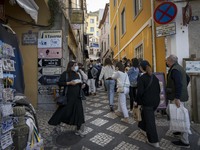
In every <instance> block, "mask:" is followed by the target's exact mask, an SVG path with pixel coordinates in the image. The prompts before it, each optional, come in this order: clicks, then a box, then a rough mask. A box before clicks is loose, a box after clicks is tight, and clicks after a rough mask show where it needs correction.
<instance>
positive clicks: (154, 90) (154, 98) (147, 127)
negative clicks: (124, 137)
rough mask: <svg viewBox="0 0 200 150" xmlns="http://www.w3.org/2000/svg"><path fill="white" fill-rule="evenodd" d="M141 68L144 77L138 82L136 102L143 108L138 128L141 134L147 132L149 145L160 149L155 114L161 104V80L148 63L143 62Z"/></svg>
mask: <svg viewBox="0 0 200 150" xmlns="http://www.w3.org/2000/svg"><path fill="white" fill-rule="evenodd" d="M139 68H140V70H141V71H142V75H141V76H140V77H139V81H138V89H137V98H136V102H137V105H141V106H142V113H141V116H142V121H140V122H139V123H138V127H139V128H140V130H141V132H146V135H147V139H148V140H147V142H148V144H150V145H151V146H154V147H159V142H158V134H157V130H156V124H155V115H154V112H155V110H156V109H157V107H158V105H159V103H160V85H159V80H158V79H157V77H156V76H155V75H154V74H153V73H152V69H151V66H150V64H149V62H148V61H146V60H143V61H141V62H140V66H139Z"/></svg>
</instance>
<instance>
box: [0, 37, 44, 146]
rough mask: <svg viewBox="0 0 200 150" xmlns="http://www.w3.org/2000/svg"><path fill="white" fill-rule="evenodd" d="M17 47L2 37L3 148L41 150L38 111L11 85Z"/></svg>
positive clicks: (0, 117)
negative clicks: (3, 40)
mask: <svg viewBox="0 0 200 150" xmlns="http://www.w3.org/2000/svg"><path fill="white" fill-rule="evenodd" d="M14 50H15V48H13V47H12V46H11V45H9V44H7V43H4V42H2V41H1V40H0V150H1V149H2V150H11V149H16V150H22V149H23V150H33V149H34V150H35V149H36V150H42V149H43V140H42V138H41V136H40V134H39V127H38V123H37V118H36V111H35V109H34V108H33V106H32V105H31V103H29V101H28V100H27V98H26V96H24V95H23V94H19V93H16V92H15V89H13V88H12V87H13V84H14V79H15V76H14V74H13V72H14V71H15V63H16V62H15V61H14V60H12V58H14V57H15V55H14Z"/></svg>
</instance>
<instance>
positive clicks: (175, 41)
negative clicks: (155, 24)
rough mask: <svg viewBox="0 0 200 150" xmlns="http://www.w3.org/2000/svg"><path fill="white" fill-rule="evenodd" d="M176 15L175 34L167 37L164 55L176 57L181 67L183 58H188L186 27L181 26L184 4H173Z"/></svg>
mask: <svg viewBox="0 0 200 150" xmlns="http://www.w3.org/2000/svg"><path fill="white" fill-rule="evenodd" d="M175 4H176V6H177V8H178V13H177V16H176V18H175V20H174V21H173V22H176V34H175V35H172V36H169V37H167V42H166V44H167V45H166V47H167V51H166V55H167V56H168V55H170V54H175V55H176V56H177V57H178V61H179V64H181V65H182V60H183V58H189V37H188V26H183V19H182V7H185V5H186V2H179V3H175Z"/></svg>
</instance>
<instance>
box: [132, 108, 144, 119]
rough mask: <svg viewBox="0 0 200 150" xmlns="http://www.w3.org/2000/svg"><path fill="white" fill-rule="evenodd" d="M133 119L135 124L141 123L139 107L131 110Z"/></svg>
mask: <svg viewBox="0 0 200 150" xmlns="http://www.w3.org/2000/svg"><path fill="white" fill-rule="evenodd" d="M133 119H134V120H135V121H137V122H139V121H142V116H141V105H138V106H137V107H134V108H133Z"/></svg>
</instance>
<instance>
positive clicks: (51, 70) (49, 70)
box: [39, 67, 62, 75]
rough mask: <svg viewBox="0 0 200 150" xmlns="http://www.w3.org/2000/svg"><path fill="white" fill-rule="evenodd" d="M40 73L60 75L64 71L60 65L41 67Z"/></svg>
mask: <svg viewBox="0 0 200 150" xmlns="http://www.w3.org/2000/svg"><path fill="white" fill-rule="evenodd" d="M39 73H41V74H42V75H60V74H61V73H62V69H61V68H58V67H57V68H55V67H51V68H50V67H49V68H41V69H39Z"/></svg>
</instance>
